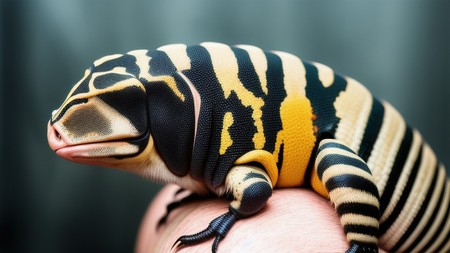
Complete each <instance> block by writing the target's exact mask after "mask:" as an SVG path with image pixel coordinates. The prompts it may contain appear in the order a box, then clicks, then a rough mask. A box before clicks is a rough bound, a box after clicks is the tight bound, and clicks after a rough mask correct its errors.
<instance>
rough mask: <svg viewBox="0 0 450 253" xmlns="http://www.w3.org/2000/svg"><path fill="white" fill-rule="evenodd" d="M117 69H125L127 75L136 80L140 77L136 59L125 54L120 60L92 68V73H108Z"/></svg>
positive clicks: (113, 60)
mask: <svg viewBox="0 0 450 253" xmlns="http://www.w3.org/2000/svg"><path fill="white" fill-rule="evenodd" d="M116 67H124V68H125V71H126V72H127V73H130V74H132V75H133V76H135V77H136V78H137V77H138V76H139V67H138V66H137V65H136V57H135V56H134V55H130V54H124V55H122V56H120V57H118V58H115V59H112V60H108V61H106V62H104V63H102V64H100V65H98V66H92V72H91V73H94V72H97V73H98V72H106V71H110V70H112V69H114V68H116Z"/></svg>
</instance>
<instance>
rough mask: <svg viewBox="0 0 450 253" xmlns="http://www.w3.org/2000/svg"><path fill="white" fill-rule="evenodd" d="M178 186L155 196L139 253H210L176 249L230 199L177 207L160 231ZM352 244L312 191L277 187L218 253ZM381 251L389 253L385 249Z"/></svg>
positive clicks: (204, 247)
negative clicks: (167, 206) (179, 243)
mask: <svg viewBox="0 0 450 253" xmlns="http://www.w3.org/2000/svg"><path fill="white" fill-rule="evenodd" d="M178 189H179V187H178V186H175V185H168V186H166V187H164V188H163V189H162V190H161V192H159V193H158V195H157V196H156V197H155V199H154V200H153V202H152V203H151V205H150V207H149V209H148V210H147V213H146V214H145V217H144V219H143V221H142V224H141V228H140V231H139V234H138V237H137V242H136V253H156V252H158V253H159V252H177V253H185V252H190V253H196V252H202V253H204V252H211V246H212V243H213V239H210V240H207V241H205V242H202V243H200V244H197V245H193V246H185V247H180V248H178V250H173V251H171V247H172V245H173V244H174V242H175V241H176V240H177V239H178V237H180V236H182V235H189V234H194V233H197V232H199V231H201V230H203V229H205V228H206V227H207V226H208V224H209V222H210V221H211V220H212V219H214V218H215V217H217V216H219V215H221V214H223V213H225V212H227V211H228V203H229V201H227V200H225V199H217V198H212V199H204V200H198V201H193V202H190V203H186V204H184V205H182V206H181V207H179V208H177V209H175V210H174V211H173V212H172V213H171V214H170V216H169V217H168V219H167V222H166V223H165V224H164V225H162V226H161V227H160V228H158V229H156V224H157V222H158V220H159V219H160V218H161V217H162V216H163V215H164V214H165V210H166V205H167V204H168V203H170V202H172V201H174V200H175V199H179V198H180V196H177V197H174V195H175V192H176V191H177V190H178ZM347 248H348V243H347V241H346V239H345V235H344V232H343V229H342V226H341V225H340V222H339V217H338V216H337V214H336V212H335V210H334V207H333V206H332V205H331V203H330V202H329V201H328V200H326V199H324V198H322V197H320V196H319V195H317V194H316V193H314V192H313V191H311V190H308V189H294V188H290V189H278V190H275V191H274V192H273V195H272V197H271V198H270V199H269V201H268V203H267V205H266V206H265V208H264V209H263V210H261V212H259V213H258V214H256V215H254V216H252V217H249V218H247V219H242V220H238V221H237V222H236V223H235V225H234V226H233V227H232V228H231V230H230V232H229V233H228V234H227V236H226V237H225V238H224V239H223V240H222V241H221V242H220V243H219V247H218V252H219V253H220V252H283V253H288V252H296V253H298V252H345V251H346V250H347ZM380 252H384V251H381V250H380Z"/></svg>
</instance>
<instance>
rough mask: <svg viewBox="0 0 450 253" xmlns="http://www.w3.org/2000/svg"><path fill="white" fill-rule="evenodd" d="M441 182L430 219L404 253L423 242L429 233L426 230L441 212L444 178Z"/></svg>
mask: <svg viewBox="0 0 450 253" xmlns="http://www.w3.org/2000/svg"><path fill="white" fill-rule="evenodd" d="M442 180H444V184H443V186H442V188H441V189H440V193H439V199H438V201H437V204H436V208H435V209H434V211H433V213H432V215H431V217H430V218H429V219H428V222H427V225H425V227H424V228H423V230H422V232H420V234H419V235H418V236H417V238H416V240H414V242H413V243H412V244H411V245H410V246H409V247H408V249H406V250H405V252H412V251H413V250H415V247H416V246H417V244H419V243H420V242H421V241H422V240H423V238H424V237H425V235H426V234H427V233H428V232H429V231H428V230H429V229H430V227H431V226H432V225H433V223H434V222H435V219H436V216H437V214H438V212H439V210H441V208H442V203H443V200H444V194H445V181H446V178H445V177H443V178H442ZM415 251H417V250H415Z"/></svg>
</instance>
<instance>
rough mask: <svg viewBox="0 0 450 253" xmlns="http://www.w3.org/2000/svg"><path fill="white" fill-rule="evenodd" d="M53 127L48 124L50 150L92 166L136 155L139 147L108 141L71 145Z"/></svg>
mask: <svg viewBox="0 0 450 253" xmlns="http://www.w3.org/2000/svg"><path fill="white" fill-rule="evenodd" d="M65 139H66V138H64V136H63V135H60V134H59V132H58V131H57V129H55V127H54V126H53V125H51V124H50V122H49V123H48V127H47V140H48V144H49V146H50V148H51V149H52V150H54V151H55V152H56V154H57V155H58V156H61V157H62V158H64V159H67V160H70V161H74V162H78V163H83V164H90V165H104V163H105V161H103V160H108V163H111V160H112V159H111V157H113V156H123V155H132V154H136V153H137V152H138V151H139V146H137V145H133V144H130V143H128V142H125V141H106V142H97V143H86V144H75V145H72V144H69V143H68V141H67V140H65Z"/></svg>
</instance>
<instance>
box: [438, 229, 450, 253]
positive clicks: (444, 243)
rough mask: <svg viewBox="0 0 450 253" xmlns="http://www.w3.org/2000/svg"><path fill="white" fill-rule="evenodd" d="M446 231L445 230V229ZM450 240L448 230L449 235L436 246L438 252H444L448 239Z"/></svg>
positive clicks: (448, 233)
mask: <svg viewBox="0 0 450 253" xmlns="http://www.w3.org/2000/svg"><path fill="white" fill-rule="evenodd" d="M444 232H445V231H444ZM449 240H450V232H449V231H447V236H446V237H445V239H444V240H443V241H442V242H441V244H440V245H439V246H438V247H437V248H436V252H442V250H443V248H444V247H445V246H446V245H447V243H448V241H449Z"/></svg>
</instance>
